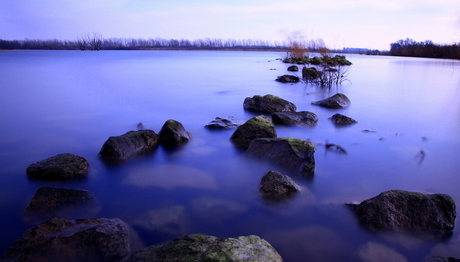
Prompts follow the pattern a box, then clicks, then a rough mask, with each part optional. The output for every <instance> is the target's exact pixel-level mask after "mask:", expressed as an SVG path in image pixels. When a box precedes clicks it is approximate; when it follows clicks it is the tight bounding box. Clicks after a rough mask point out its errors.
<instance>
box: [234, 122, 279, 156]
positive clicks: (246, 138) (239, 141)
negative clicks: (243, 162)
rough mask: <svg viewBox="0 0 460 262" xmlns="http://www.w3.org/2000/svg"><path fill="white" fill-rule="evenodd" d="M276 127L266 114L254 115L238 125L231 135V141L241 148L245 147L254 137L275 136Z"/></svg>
mask: <svg viewBox="0 0 460 262" xmlns="http://www.w3.org/2000/svg"><path fill="white" fill-rule="evenodd" d="M276 136H277V135H276V129H275V126H274V125H273V123H272V121H271V120H270V118H268V117H267V116H256V117H253V118H251V119H249V120H248V121H246V123H244V124H242V125H241V126H239V127H238V128H237V129H236V130H235V132H234V133H233V135H232V136H231V138H230V139H231V140H232V142H233V143H234V144H235V145H237V146H239V147H243V148H247V147H248V146H249V144H250V143H251V141H252V140H253V139H255V138H261V137H268V138H273V137H276Z"/></svg>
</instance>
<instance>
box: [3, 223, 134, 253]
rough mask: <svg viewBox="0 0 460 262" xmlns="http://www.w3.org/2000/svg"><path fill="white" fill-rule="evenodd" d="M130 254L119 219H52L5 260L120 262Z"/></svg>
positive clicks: (126, 232)
mask: <svg viewBox="0 0 460 262" xmlns="http://www.w3.org/2000/svg"><path fill="white" fill-rule="evenodd" d="M130 253H131V246H130V242H129V229H128V226H127V225H126V224H125V223H124V222H123V221H121V220H120V219H118V218H93V219H78V220H67V219H64V218H52V219H50V220H48V221H46V222H44V223H42V224H40V225H38V226H36V227H33V228H31V229H29V230H28V231H27V232H26V233H24V234H23V235H22V236H21V237H20V238H19V239H18V240H17V241H16V242H14V243H13V245H12V246H11V247H10V248H9V249H8V250H7V252H6V254H5V255H4V256H3V257H2V259H1V260H2V261H85V262H86V261H119V260H121V259H122V258H124V257H126V256H128V255H129V254H130Z"/></svg>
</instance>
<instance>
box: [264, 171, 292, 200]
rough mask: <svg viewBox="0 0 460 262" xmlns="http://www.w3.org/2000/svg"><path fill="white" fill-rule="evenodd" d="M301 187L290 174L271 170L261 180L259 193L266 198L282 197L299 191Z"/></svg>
mask: <svg viewBox="0 0 460 262" xmlns="http://www.w3.org/2000/svg"><path fill="white" fill-rule="evenodd" d="M300 189H301V186H300V185H299V184H297V183H296V182H295V181H294V180H292V178H290V177H289V176H286V175H283V174H281V173H279V172H276V171H269V172H267V173H266V174H265V175H264V176H263V177H262V179H261V180H260V189H259V194H260V195H261V196H262V197H265V198H280V197H285V196H289V195H290V194H292V193H295V192H298V191H300Z"/></svg>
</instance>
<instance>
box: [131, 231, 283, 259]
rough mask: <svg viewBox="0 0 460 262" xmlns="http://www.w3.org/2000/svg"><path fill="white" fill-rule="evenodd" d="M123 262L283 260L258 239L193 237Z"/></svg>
mask: <svg viewBox="0 0 460 262" xmlns="http://www.w3.org/2000/svg"><path fill="white" fill-rule="evenodd" d="M127 261H129V262H132V261H136V262H137V261H184V262H185V261H209V262H218V261H253V262H266V261H272V262H277V261H279V262H281V261H283V259H282V258H281V256H280V255H279V254H278V252H277V251H276V250H275V249H274V248H273V247H272V246H271V245H270V244H269V243H268V242H267V241H265V240H263V239H261V238H260V237H258V236H254V235H250V236H241V237H237V238H217V237H214V236H208V235H204V234H193V235H188V236H183V237H180V238H176V239H174V240H172V241H168V242H164V243H161V244H158V245H153V246H150V247H147V248H145V249H143V250H140V251H138V252H136V253H134V254H133V255H131V256H130V257H129V258H128V259H127Z"/></svg>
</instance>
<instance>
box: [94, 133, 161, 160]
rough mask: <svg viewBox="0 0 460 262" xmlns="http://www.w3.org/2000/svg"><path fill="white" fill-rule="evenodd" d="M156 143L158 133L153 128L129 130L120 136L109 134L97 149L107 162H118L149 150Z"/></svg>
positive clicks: (153, 147)
mask: <svg viewBox="0 0 460 262" xmlns="http://www.w3.org/2000/svg"><path fill="white" fill-rule="evenodd" d="M157 145H158V135H157V134H156V133H155V132H154V131H153V130H149V129H146V130H139V131H129V132H128V133H126V134H124V135H121V136H111V137H109V139H107V141H105V143H104V145H103V146H102V148H101V151H99V156H100V157H101V158H102V159H104V160H105V161H108V162H120V161H126V160H128V159H131V158H133V157H135V156H137V155H139V154H144V153H148V152H151V151H152V150H153V149H155V148H156V146H157Z"/></svg>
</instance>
